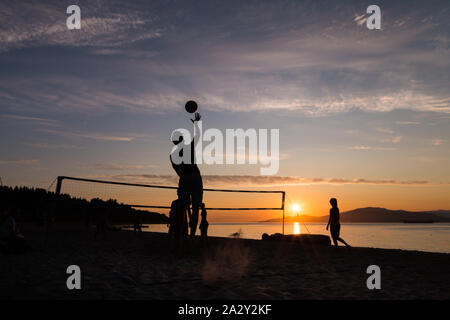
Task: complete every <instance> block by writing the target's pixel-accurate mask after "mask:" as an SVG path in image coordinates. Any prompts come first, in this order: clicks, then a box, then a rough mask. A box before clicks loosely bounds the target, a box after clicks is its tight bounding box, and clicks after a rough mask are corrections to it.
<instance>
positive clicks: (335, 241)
mask: <svg viewBox="0 0 450 320" xmlns="http://www.w3.org/2000/svg"><path fill="white" fill-rule="evenodd" d="M331 238H332V239H333V242H334V246H335V247H337V246H338V242H337V239H336V238H335V237H331Z"/></svg>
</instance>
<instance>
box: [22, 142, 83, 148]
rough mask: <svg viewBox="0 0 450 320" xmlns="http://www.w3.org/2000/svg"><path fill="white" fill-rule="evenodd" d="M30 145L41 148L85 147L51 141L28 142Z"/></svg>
mask: <svg viewBox="0 0 450 320" xmlns="http://www.w3.org/2000/svg"><path fill="white" fill-rule="evenodd" d="M27 145H28V146H30V147H33V148H39V149H82V148H83V147H81V146H77V145H73V144H49V143H27Z"/></svg>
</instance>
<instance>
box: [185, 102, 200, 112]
mask: <svg viewBox="0 0 450 320" xmlns="http://www.w3.org/2000/svg"><path fill="white" fill-rule="evenodd" d="M184 108H185V109H186V111H187V112H189V113H194V112H196V111H197V109H198V106H197V102H195V101H194V100H189V101H188V102H186V105H185V106H184Z"/></svg>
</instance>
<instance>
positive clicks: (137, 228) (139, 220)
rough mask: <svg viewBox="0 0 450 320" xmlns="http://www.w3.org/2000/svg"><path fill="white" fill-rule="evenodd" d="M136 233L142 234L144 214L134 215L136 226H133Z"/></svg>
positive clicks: (137, 213)
mask: <svg viewBox="0 0 450 320" xmlns="http://www.w3.org/2000/svg"><path fill="white" fill-rule="evenodd" d="M133 230H134V233H136V232H138V231H139V233H142V213H141V212H140V211H138V212H136V213H135V214H134V224H133Z"/></svg>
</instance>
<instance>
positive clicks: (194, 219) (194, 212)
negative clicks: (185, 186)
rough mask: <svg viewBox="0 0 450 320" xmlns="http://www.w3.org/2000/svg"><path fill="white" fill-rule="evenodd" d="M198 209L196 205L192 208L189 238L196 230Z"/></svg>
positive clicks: (192, 236)
mask: <svg viewBox="0 0 450 320" xmlns="http://www.w3.org/2000/svg"><path fill="white" fill-rule="evenodd" d="M199 209H200V208H199V207H197V206H196V207H193V208H192V216H191V217H192V223H191V238H194V236H195V232H196V231H197V224H198V213H199V211H200V210H199Z"/></svg>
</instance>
